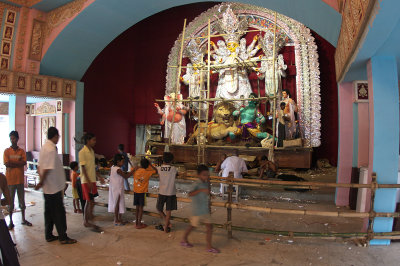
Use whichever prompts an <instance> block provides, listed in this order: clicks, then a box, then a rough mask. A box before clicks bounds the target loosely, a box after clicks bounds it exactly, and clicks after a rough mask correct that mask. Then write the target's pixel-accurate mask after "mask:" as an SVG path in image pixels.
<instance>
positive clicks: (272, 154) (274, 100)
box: [269, 12, 277, 162]
mask: <svg viewBox="0 0 400 266" xmlns="http://www.w3.org/2000/svg"><path fill="white" fill-rule="evenodd" d="M276 16H277V15H276V12H275V25H274V47H273V51H272V52H273V55H272V75H273V79H274V94H273V96H274V99H273V104H272V106H271V107H272V147H271V149H270V153H269V157H270V158H269V159H270V160H271V161H272V162H275V158H274V149H275V136H276V78H275V71H276V69H275V64H276Z"/></svg>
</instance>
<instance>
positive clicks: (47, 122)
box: [40, 116, 56, 145]
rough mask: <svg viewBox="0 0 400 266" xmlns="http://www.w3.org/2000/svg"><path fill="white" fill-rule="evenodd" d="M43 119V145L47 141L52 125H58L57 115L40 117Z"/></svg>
mask: <svg viewBox="0 0 400 266" xmlns="http://www.w3.org/2000/svg"><path fill="white" fill-rule="evenodd" d="M40 121H41V128H42V129H41V139H42V145H43V144H44V143H45V142H46V140H47V131H48V130H49V128H50V127H55V126H56V117H55V116H46V117H42V118H41V119H40Z"/></svg>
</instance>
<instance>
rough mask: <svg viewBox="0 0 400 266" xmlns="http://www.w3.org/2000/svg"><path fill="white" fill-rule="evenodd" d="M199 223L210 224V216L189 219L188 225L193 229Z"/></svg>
mask: <svg viewBox="0 0 400 266" xmlns="http://www.w3.org/2000/svg"><path fill="white" fill-rule="evenodd" d="M200 223H205V224H211V223H212V219H211V214H204V215H201V216H192V217H190V224H191V225H192V226H194V227H198V226H199V225H200Z"/></svg>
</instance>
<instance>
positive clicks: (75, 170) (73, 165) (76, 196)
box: [69, 162, 82, 213]
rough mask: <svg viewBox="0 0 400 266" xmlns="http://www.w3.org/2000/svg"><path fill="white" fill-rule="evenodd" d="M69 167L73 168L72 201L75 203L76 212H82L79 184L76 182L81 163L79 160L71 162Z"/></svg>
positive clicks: (71, 177) (71, 176)
mask: <svg viewBox="0 0 400 266" xmlns="http://www.w3.org/2000/svg"><path fill="white" fill-rule="evenodd" d="M69 168H71V173H70V179H71V182H72V198H73V200H72V203H73V204H74V213H82V210H81V207H80V204H79V194H78V186H77V184H76V180H77V179H78V177H79V174H78V169H79V164H78V163H77V162H71V163H70V164H69Z"/></svg>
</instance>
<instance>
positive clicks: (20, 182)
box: [3, 131, 32, 230]
mask: <svg viewBox="0 0 400 266" xmlns="http://www.w3.org/2000/svg"><path fill="white" fill-rule="evenodd" d="M18 140H19V134H18V132H17V131H11V133H10V142H11V147H9V148H7V149H6V150H5V151H4V156H3V159H4V165H5V166H6V178H7V184H8V189H9V190H10V205H9V212H10V223H9V225H8V229H9V230H12V229H13V228H14V223H13V220H12V214H13V211H14V199H15V193H17V194H18V203H19V208H20V209H21V214H22V224H23V225H27V226H32V224H31V223H30V222H28V221H27V220H26V219H25V209H26V207H25V189H24V167H25V165H26V154H25V151H24V150H23V149H21V148H20V147H18Z"/></svg>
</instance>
